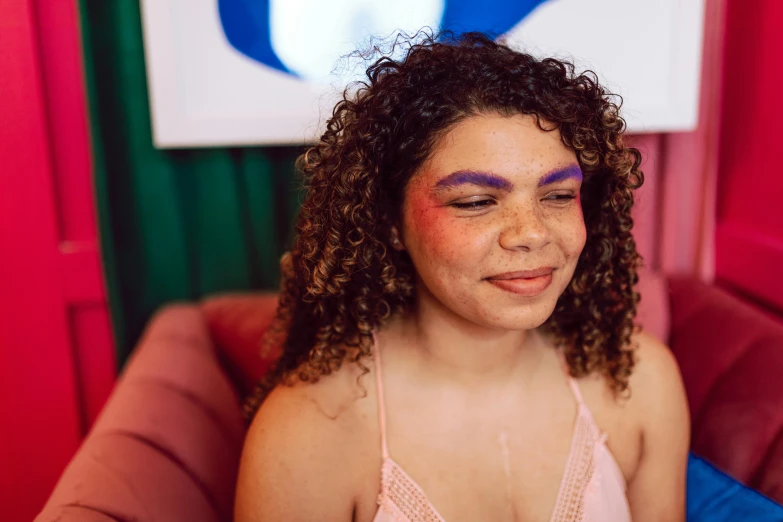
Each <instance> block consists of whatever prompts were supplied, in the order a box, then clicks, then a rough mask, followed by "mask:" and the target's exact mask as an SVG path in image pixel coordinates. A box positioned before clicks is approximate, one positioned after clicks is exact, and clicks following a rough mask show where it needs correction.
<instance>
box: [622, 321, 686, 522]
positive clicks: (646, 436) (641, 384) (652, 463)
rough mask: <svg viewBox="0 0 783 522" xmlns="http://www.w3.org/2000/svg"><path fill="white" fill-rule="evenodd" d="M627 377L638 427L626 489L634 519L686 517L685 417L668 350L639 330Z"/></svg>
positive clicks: (677, 375)
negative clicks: (633, 467)
mask: <svg viewBox="0 0 783 522" xmlns="http://www.w3.org/2000/svg"><path fill="white" fill-rule="evenodd" d="M632 341H633V343H634V344H635V345H636V347H637V348H636V352H635V355H636V366H635V368H634V372H633V374H632V375H631V379H630V383H629V384H630V388H631V398H630V405H631V406H632V407H631V408H630V409H629V411H631V412H633V414H634V415H636V416H637V422H638V425H639V426H640V428H641V436H642V437H641V441H642V446H641V453H640V460H639V464H638V467H637V469H636V472H635V474H634V476H633V479H632V480H631V482H630V484H629V487H628V499H629V502H630V505H631V515H632V518H633V520H635V521H641V522H646V521H657V520H671V521H684V520H685V480H686V470H687V458H688V448H689V444H690V419H689V413H688V403H687V399H686V396H685V388H684V386H683V382H682V376H681V375H680V369H679V366H678V365H677V361H676V359H675V358H674V354H672V352H671V350H670V349H669V348H668V347H667V346H666V345H665V344H663V343H662V342H661V341H659V340H658V339H656V338H655V337H653V336H651V335H649V334H647V333H644V332H641V333H639V334H636V335H634V337H633V339H632Z"/></svg>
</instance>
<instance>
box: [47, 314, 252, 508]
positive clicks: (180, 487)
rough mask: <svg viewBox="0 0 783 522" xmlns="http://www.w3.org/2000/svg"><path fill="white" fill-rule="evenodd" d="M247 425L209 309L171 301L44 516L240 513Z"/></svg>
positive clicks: (136, 353)
mask: <svg viewBox="0 0 783 522" xmlns="http://www.w3.org/2000/svg"><path fill="white" fill-rule="evenodd" d="M244 432H245V426H244V422H243V420H242V418H241V414H240V408H239V399H238V396H237V393H236V392H235V390H234V389H233V387H232V385H231V384H230V382H229V380H228V378H227V377H226V375H225V374H224V372H223V371H222V370H221V367H220V365H219V364H218V363H217V358H216V354H215V351H214V349H213V346H212V343H211V341H210V336H209V333H208V330H207V326H206V322H205V320H204V317H203V314H202V312H201V310H200V309H199V307H197V306H193V305H173V306H169V307H166V308H164V309H163V310H161V311H160V312H159V313H157V314H156V316H155V317H154V318H153V319H152V320H151V322H150V324H149V326H148V327H147V330H146V333H145V335H144V337H143V339H142V341H141V342H140V343H139V345H138V346H137V348H136V350H135V351H134V353H133V356H132V357H131V359H130V361H129V362H128V364H127V366H126V368H125V370H124V372H123V375H122V376H121V378H120V379H119V381H118V383H117V386H116V387H115V390H114V392H113V393H112V396H111V397H110V399H109V401H108V403H107V405H106V407H105V408H104V410H103V411H102V413H101V415H100V417H99V419H98V421H97V422H96V425H95V426H94V427H93V429H92V430H91V432H90V434H89V435H88V437H87V438H86V439H85V441H84V443H83V444H82V446H81V448H80V449H79V451H78V453H77V455H76V456H75V457H74V458H73V459H72V461H71V463H70V464H69V465H68V467H67V468H66V470H65V472H64V473H63V475H62V477H61V478H60V481H59V483H58V484H57V486H56V488H55V490H54V492H53V493H52V496H51V497H50V499H49V501H48V502H47V504H46V506H45V508H44V509H43V511H42V512H41V513H40V515H39V516H38V517H37V518H36V522H54V521H58V522H66V521H71V520H73V521H77V520H78V521H93V520H94V521H104V520H139V521H153V520H160V521H167V522H177V521H182V522H200V521H203V522H214V521H226V520H231V518H232V510H233V495H234V487H235V482H236V473H237V466H238V463H239V455H240V452H241V447H242V442H243V438H244Z"/></svg>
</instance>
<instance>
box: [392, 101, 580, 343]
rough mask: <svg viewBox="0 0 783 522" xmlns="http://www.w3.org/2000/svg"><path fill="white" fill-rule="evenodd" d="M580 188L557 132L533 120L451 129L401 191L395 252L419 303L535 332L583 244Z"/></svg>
mask: <svg viewBox="0 0 783 522" xmlns="http://www.w3.org/2000/svg"><path fill="white" fill-rule="evenodd" d="M581 181H582V173H581V170H580V169H579V165H578V163H577V161H576V156H575V154H574V152H573V151H571V150H569V149H567V148H566V147H565V146H564V145H563V144H562V143H561V142H560V134H559V132H557V131H553V132H544V131H542V130H540V129H539V128H538V127H537V126H536V125H535V122H534V120H533V118H532V117H531V116H526V115H518V116H511V117H503V116H496V115H481V116H473V117H470V118H467V119H465V120H463V121H461V122H460V123H458V124H456V125H455V126H454V127H452V128H451V129H450V130H449V132H448V133H446V134H445V135H444V136H443V138H442V139H441V140H440V141H439V142H438V143H437V144H436V146H435V148H434V150H433V153H432V155H431V157H430V159H429V160H428V161H427V162H426V163H425V164H424V165H423V166H422V167H421V168H420V169H419V170H418V171H417V172H416V173H415V174H414V175H413V176H412V177H411V180H410V182H409V184H408V186H407V187H406V190H405V198H404V202H403V223H402V230H401V240H402V244H401V245H400V246H399V247H398V248H404V249H405V250H407V251H408V253H409V254H410V257H411V259H412V261H413V264H414V266H415V268H416V271H417V275H418V292H419V296H418V297H419V305H420V306H423V305H424V304H425V303H432V304H434V305H436V306H438V305H442V306H443V307H445V309H446V310H447V311H450V312H451V313H454V314H456V315H458V316H460V317H461V318H463V319H466V320H468V321H471V322H473V323H475V324H478V325H482V326H486V327H490V328H499V329H510V330H520V329H530V328H536V327H538V326H540V325H541V324H542V323H543V322H544V321H546V319H547V318H548V317H549V316H550V315H551V314H552V311H553V310H554V308H555V304H556V302H557V299H558V297H559V296H560V294H561V293H562V292H563V291H564V290H565V288H566V286H567V285H568V283H569V282H570V280H571V277H572V276H573V274H574V270H575V268H576V264H577V260H578V259H579V255H580V253H581V252H582V248H583V247H584V245H585V237H586V232H585V225H584V219H583V217H582V206H581V202H580V200H579V189H580V186H581Z"/></svg>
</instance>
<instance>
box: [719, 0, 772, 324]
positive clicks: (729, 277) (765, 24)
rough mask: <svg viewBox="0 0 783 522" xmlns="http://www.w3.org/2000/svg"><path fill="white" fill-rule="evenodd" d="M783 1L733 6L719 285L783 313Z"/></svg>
mask: <svg viewBox="0 0 783 522" xmlns="http://www.w3.org/2000/svg"><path fill="white" fill-rule="evenodd" d="M781 56H783V2H780V1H779V0H756V1H753V2H746V1H744V0H729V1H728V12H727V31H726V55H725V64H724V96H723V122H722V127H721V129H722V130H721V147H720V171H719V187H718V226H717V233H716V273H717V276H718V278H719V279H721V280H723V281H725V282H728V283H730V284H731V285H733V286H736V287H738V288H739V289H741V290H743V291H744V292H747V293H748V294H750V295H752V296H754V297H756V298H758V299H760V300H762V301H764V302H766V303H768V304H770V305H771V306H773V307H775V308H777V309H779V310H783V277H782V276H781V275H780V273H781V267H783V163H782V162H781V161H780V159H779V155H780V148H781V140H783V130H781V122H783V100H782V99H781V90H780V89H781V87H780V86H781V84H782V83H783V76H782V75H781V70H782V69H781V67H780V65H781V63H782V62H781V60H782V59H781Z"/></svg>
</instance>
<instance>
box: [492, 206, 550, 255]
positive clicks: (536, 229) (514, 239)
mask: <svg viewBox="0 0 783 522" xmlns="http://www.w3.org/2000/svg"><path fill="white" fill-rule="evenodd" d="M505 219H506V222H505V223H504V226H503V230H502V231H501V233H500V246H502V247H503V248H505V249H507V250H525V251H533V250H538V249H540V248H542V247H543V246H544V245H546V244H547V243H549V241H550V239H551V232H550V230H549V227H548V226H547V224H546V223H545V221H544V219H543V216H541V215H539V213H538V212H536V211H535V210H532V209H531V210H527V211H521V210H518V211H515V212H511V213H509V215H508V216H506V218H505Z"/></svg>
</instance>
